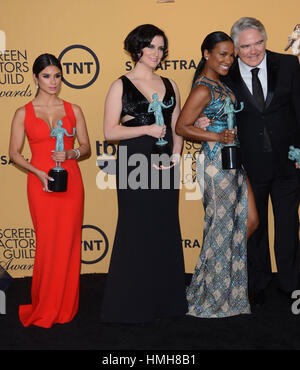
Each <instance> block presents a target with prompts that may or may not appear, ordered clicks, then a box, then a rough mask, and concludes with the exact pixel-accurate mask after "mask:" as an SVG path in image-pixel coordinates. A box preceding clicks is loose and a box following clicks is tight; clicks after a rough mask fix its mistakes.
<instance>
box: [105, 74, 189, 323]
mask: <svg viewBox="0 0 300 370" xmlns="http://www.w3.org/2000/svg"><path fill="white" fill-rule="evenodd" d="M121 79H122V82H123V96H122V106H123V108H122V117H124V116H127V117H128V116H129V117H131V119H129V120H127V121H126V122H124V123H123V125H125V126H128V127H133V126H140V125H150V124H152V123H154V122H155V118H154V114H153V113H148V106H149V101H148V100H147V99H146V98H145V96H143V94H142V93H141V92H140V91H139V90H138V89H137V88H136V87H135V85H134V84H133V83H132V82H131V81H130V80H129V79H128V78H127V77H126V76H122V77H121ZM162 80H163V82H164V84H165V87H166V93H165V96H164V98H163V103H164V104H165V105H170V104H171V102H172V101H171V97H172V96H173V97H174V100H175V92H174V89H173V87H172V84H171V83H170V81H169V80H168V79H166V78H162ZM174 107H175V101H174V104H173V105H172V106H171V107H169V108H164V109H163V110H162V112H163V116H164V122H165V124H166V126H167V133H166V136H165V139H167V140H168V142H169V144H171V145H172V130H171V116H172V112H173V110H174ZM156 140H157V139H156V138H153V137H151V136H146V135H145V136H142V137H137V138H133V139H128V140H122V141H121V142H120V143H119V147H118V159H117V194H118V209H119V215H118V222H117V228H116V234H115V240H114V245H113V251H112V256H111V262H110V269H109V274H108V279H107V284H106V289H105V295H104V298H103V305H102V313H101V320H102V321H104V322H120V323H139V322H147V321H152V320H154V319H159V318H166V317H172V316H180V315H184V314H185V313H186V311H187V303H186V297H185V280H184V263H183V252H182V246H181V232H180V225H179V218H178V196H179V193H178V185H179V176H178V175H179V170H178V168H177V169H174V168H173V169H172V170H171V171H169V170H166V171H157V170H155V169H154V168H153V167H152V164H151V153H152V152H153V145H154V143H155V142H156ZM128 161H129V164H128V166H127V163H128ZM177 167H179V166H177ZM162 173H164V174H162ZM157 174H160V176H163V175H165V176H166V175H169V176H170V181H169V184H164V182H163V179H162V178H160V179H159V183H157V181H156V180H157V178H156V177H155V176H157ZM155 178H156V180H155ZM136 182H140V186H139V184H136ZM151 182H152V183H151ZM151 185H152V186H151Z"/></svg>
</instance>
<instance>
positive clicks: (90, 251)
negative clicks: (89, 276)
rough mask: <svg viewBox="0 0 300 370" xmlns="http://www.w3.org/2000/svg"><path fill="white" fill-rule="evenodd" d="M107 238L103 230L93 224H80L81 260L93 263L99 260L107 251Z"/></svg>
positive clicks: (85, 262)
mask: <svg viewBox="0 0 300 370" xmlns="http://www.w3.org/2000/svg"><path fill="white" fill-rule="evenodd" d="M108 247H109V243H108V239H107V236H106V234H105V232H104V231H102V230H101V229H100V228H99V227H97V226H94V225H83V226H82V241H81V251H82V259H81V262H82V263H84V264H88V265H89V264H94V263H97V262H99V261H101V260H102V259H103V258H104V257H105V256H106V254H107V252H108Z"/></svg>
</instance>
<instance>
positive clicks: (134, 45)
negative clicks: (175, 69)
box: [124, 24, 168, 63]
mask: <svg viewBox="0 0 300 370" xmlns="http://www.w3.org/2000/svg"><path fill="white" fill-rule="evenodd" d="M155 36H162V38H163V40H164V51H163V56H162V59H161V61H163V60H164V59H165V58H166V57H167V55H168V39H167V37H166V35H165V33H164V32H163V31H162V30H161V29H159V28H158V27H156V26H154V25H152V24H142V25H141V26H138V27H136V28H135V29H134V30H132V31H131V32H130V33H129V34H128V36H127V37H126V39H125V40H124V49H125V50H126V51H128V53H129V54H130V55H131V58H132V60H133V61H134V63H137V62H138V61H139V59H140V57H141V56H142V54H143V52H142V49H143V48H145V47H147V46H149V45H150V44H151V41H152V40H153V38H154V37H155Z"/></svg>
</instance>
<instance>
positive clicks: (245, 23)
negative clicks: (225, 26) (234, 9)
mask: <svg viewBox="0 0 300 370" xmlns="http://www.w3.org/2000/svg"><path fill="white" fill-rule="evenodd" d="M249 28H254V29H256V30H257V31H259V32H261V33H262V35H263V37H264V40H265V41H267V33H266V30H265V27H264V25H263V24H262V23H261V22H260V21H259V20H258V19H255V18H251V17H243V18H240V19H239V20H238V21H236V22H235V23H234V25H233V26H232V27H231V31H230V35H231V38H232V39H233V42H234V45H235V47H237V46H238V37H239V34H240V33H241V32H243V31H245V30H248V29H249Z"/></svg>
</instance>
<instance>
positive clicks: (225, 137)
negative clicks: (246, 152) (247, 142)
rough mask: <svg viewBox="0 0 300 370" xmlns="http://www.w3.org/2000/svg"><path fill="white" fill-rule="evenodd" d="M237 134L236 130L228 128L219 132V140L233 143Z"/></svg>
mask: <svg viewBox="0 0 300 370" xmlns="http://www.w3.org/2000/svg"><path fill="white" fill-rule="evenodd" d="M235 135H236V132H235V130H227V129H226V130H224V131H222V132H221V133H220V134H219V142H220V143H224V144H231V143H233V142H234V138H235Z"/></svg>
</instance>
